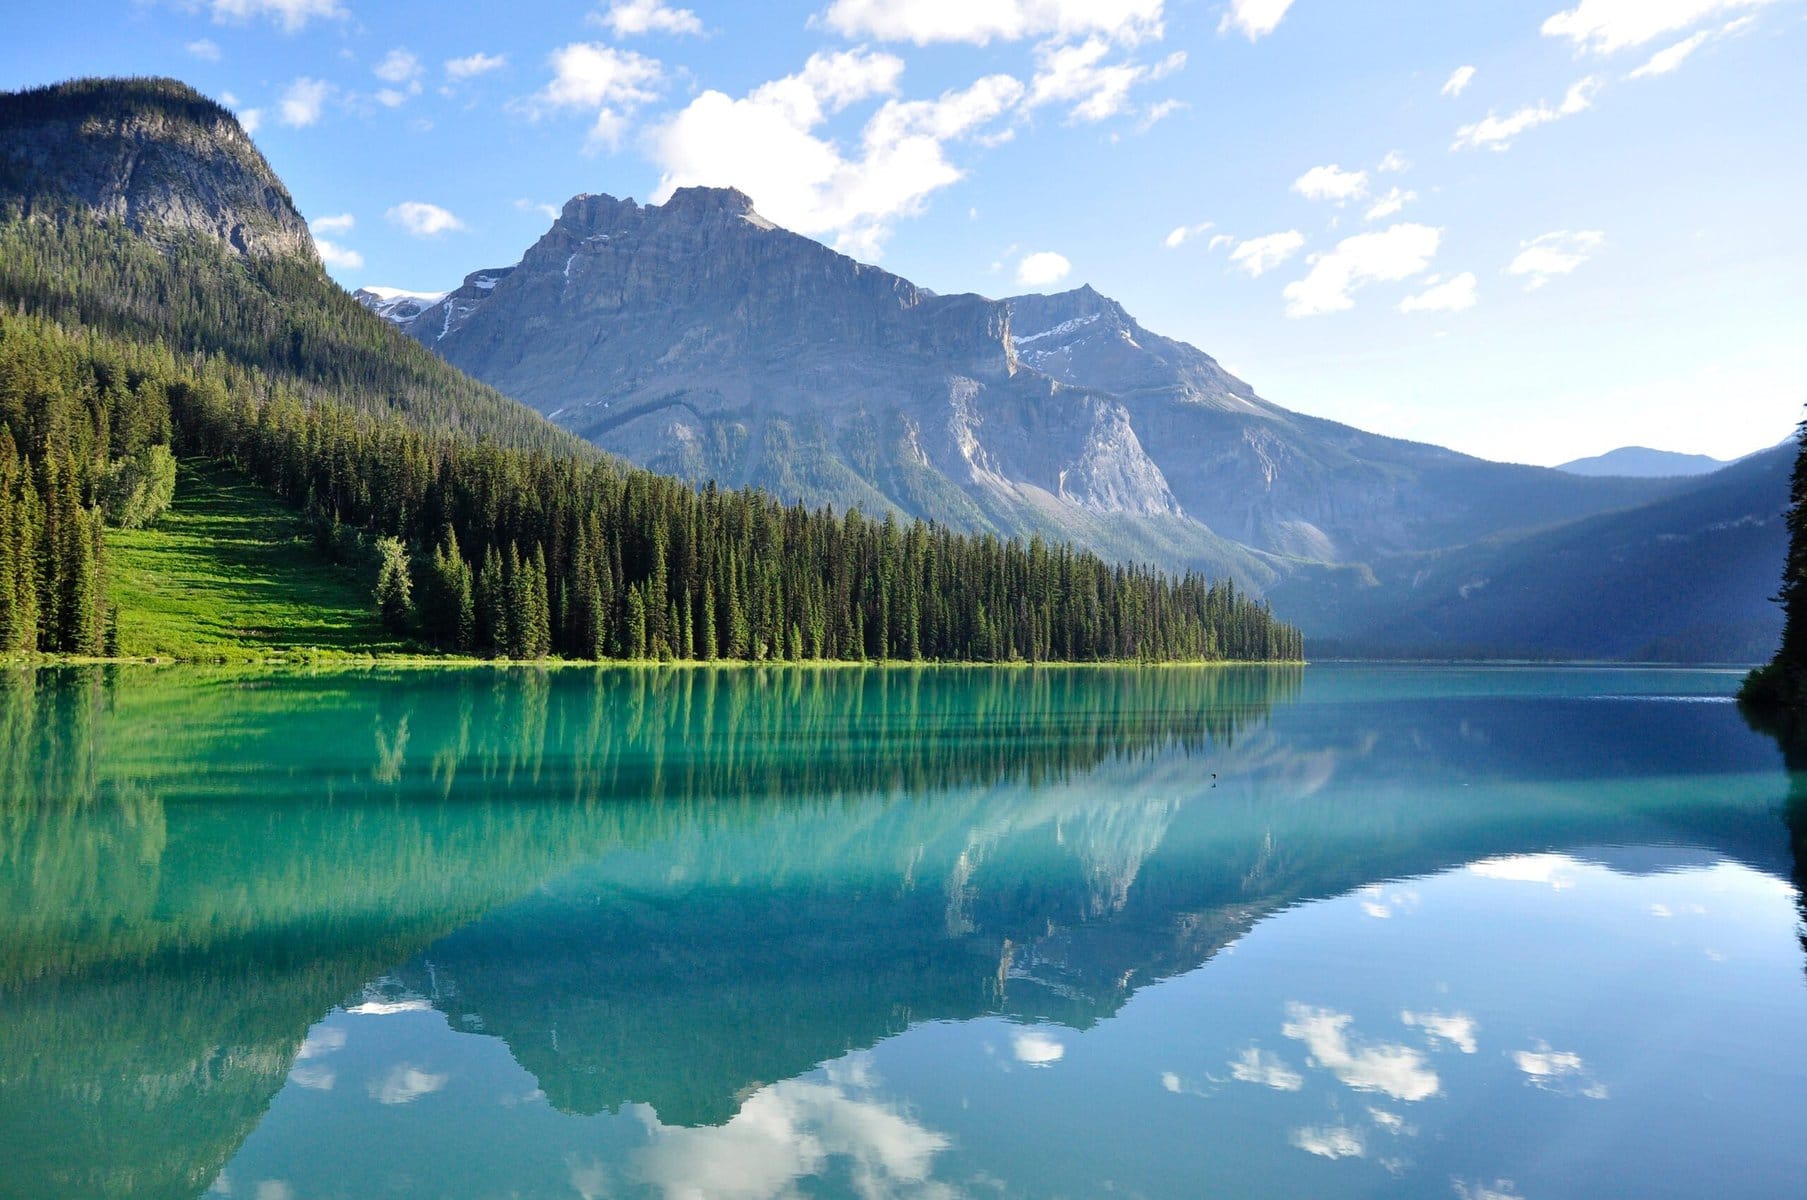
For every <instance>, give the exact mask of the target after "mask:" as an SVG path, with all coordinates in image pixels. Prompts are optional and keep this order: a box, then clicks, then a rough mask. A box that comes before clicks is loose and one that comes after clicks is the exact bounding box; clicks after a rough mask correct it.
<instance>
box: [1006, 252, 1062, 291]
mask: <svg viewBox="0 0 1807 1200" xmlns="http://www.w3.org/2000/svg"><path fill="white" fill-rule="evenodd" d="M1072 270H1073V264H1072V263H1070V262H1068V261H1067V260H1066V257H1065V256H1064V255H1060V254H1056V253H1054V251H1052V250H1038V251H1036V252H1035V253H1034V254H1025V255H1023V257H1022V259H1021V261H1019V262H1018V263H1017V264H1016V281H1017V282H1018V283H1019V284H1021V285H1022V286H1024V287H1032V288H1038V287H1048V286H1050V285H1051V284H1056V283H1059V282H1060V281H1061V280H1063V279H1065V278H1066V277H1067V276H1068V275H1069V274H1071V273H1072Z"/></svg>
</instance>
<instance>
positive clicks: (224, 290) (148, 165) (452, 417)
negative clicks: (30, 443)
mask: <svg viewBox="0 0 1807 1200" xmlns="http://www.w3.org/2000/svg"><path fill="white" fill-rule="evenodd" d="M0 296H4V297H5V299H6V302H7V304H8V305H9V306H12V307H16V308H19V309H23V311H25V312H27V313H31V314H33V315H36V316H40V317H43V318H46V319H49V320H52V321H56V322H59V323H61V324H63V325H65V326H70V327H73V326H80V327H82V328H84V329H87V330H90V331H92V332H95V333H98V334H102V335H107V336H111V337H117V338H121V339H123V340H125V341H126V342H130V343H133V344H137V345H144V344H150V343H157V344H161V345H162V346H165V347H167V348H169V349H170V350H172V351H174V352H177V353H180V354H201V355H205V356H210V357H211V358H212V359H213V361H214V364H215V365H216V366H218V367H219V368H221V369H227V370H240V371H250V372H253V373H255V374H256V375H257V376H259V377H260V378H261V379H262V380H263V381H264V386H280V387H283V388H285V389H288V390H291V391H293V392H295V393H296V394H298V395H299V396H300V397H301V398H303V399H307V400H326V399H331V400H334V401H339V402H344V403H348V404H351V405H353V406H355V407H357V408H360V409H363V410H365V411H367V412H371V413H382V414H385V415H394V416H398V417H399V419H401V420H403V421H406V422H407V423H408V424H410V425H412V426H414V427H416V428H420V429H425V430H433V431H443V432H457V433H461V434H467V435H471V436H476V437H484V438H488V439H491V440H494V441H497V442H499V443H501V444H504V445H511V446H518V447H522V448H535V449H547V450H551V449H557V450H560V451H562V452H564V453H569V454H578V455H589V454H592V453H593V452H592V451H590V450H589V448H588V447H587V446H585V445H584V444H583V443H582V442H581V441H579V440H577V439H575V438H572V437H571V436H570V435H568V434H565V433H562V432H560V431H559V430H557V429H556V428H554V427H553V426H551V425H550V424H548V423H547V422H546V421H544V420H542V419H541V418H540V417H539V416H538V415H537V414H535V413H533V412H531V411H530V410H528V409H526V408H525V407H523V406H522V405H521V404H519V403H517V402H515V401H513V400H510V399H508V398H506V397H504V396H502V395H500V394H498V393H497V392H496V391H495V390H494V389H493V388H489V387H486V386H484V385H482V384H480V383H477V382H476V381H474V380H472V379H471V378H469V377H468V376H466V375H464V374H463V373H461V372H459V371H456V370H453V369H451V368H449V367H448V366H447V365H446V363H445V361H444V360H443V359H441V358H439V357H438V356H436V355H432V354H428V353H424V352H422V350H421V349H420V347H419V346H418V345H416V344H415V343H414V342H412V341H410V340H409V339H407V338H404V337H400V336H397V334H396V331H395V330H394V329H393V327H391V326H390V325H389V324H388V323H386V322H384V321H381V320H379V319H377V318H375V317H374V316H372V315H371V314H369V313H367V312H366V311H365V310H364V308H363V307H362V306H361V305H359V304H358V303H357V302H356V301H354V300H353V299H352V298H351V297H350V296H348V295H346V294H345V292H344V290H343V289H341V288H340V287H339V286H338V285H337V284H335V283H334V282H333V281H332V280H331V279H330V278H328V277H327V275H326V272H325V270H324V269H323V268H322V267H321V265H320V257H319V255H318V253H317V252H316V251H315V248H314V242H313V238H312V236H311V235H310V234H309V233H308V227H307V222H306V220H305V219H303V217H302V216H301V214H300V213H299V212H298V211H297V210H296V208H295V206H294V203H293V201H292V200H291V199H290V196H289V193H288V189H287V188H285V187H284V186H283V184H282V181H281V180H280V179H279V178H277V176H276V173H275V171H274V170H272V169H271V167H270V164H269V163H268V162H267V161H265V159H264V157H263V155H262V154H261V153H259V151H258V149H257V147H256V146H255V145H254V144H253V143H252V141H251V139H250V138H249V137H248V136H247V135H246V134H245V131H244V129H243V128H242V127H241V126H240V125H239V123H238V120H237V118H235V117H234V116H233V115H232V114H231V112H229V111H228V110H226V109H225V108H223V107H221V106H220V105H218V104H216V103H214V102H213V101H212V100H209V99H208V98H206V97H205V96H203V95H201V94H200V93H199V92H197V91H195V90H194V89H193V88H191V87H189V86H188V85H186V84H184V83H181V82H179V81H177V80H173V79H81V80H75V81H72V82H69V83H63V84H57V85H55V86H52V87H43V88H35V89H32V90H29V91H22V92H8V93H0Z"/></svg>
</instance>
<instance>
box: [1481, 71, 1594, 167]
mask: <svg viewBox="0 0 1807 1200" xmlns="http://www.w3.org/2000/svg"><path fill="white" fill-rule="evenodd" d="M1599 90H1600V77H1599V76H1597V75H1589V76H1588V77H1587V78H1586V79H1582V80H1579V81H1577V82H1576V83H1575V84H1573V85H1572V86H1571V87H1570V88H1569V90H1568V93H1567V94H1566V95H1564V96H1563V98H1562V103H1561V104H1559V105H1556V106H1555V107H1551V106H1550V105H1549V104H1548V103H1546V102H1544V101H1541V100H1540V101H1538V102H1537V103H1536V104H1532V105H1527V106H1526V107H1524V108H1521V109H1519V110H1517V111H1516V112H1512V113H1508V114H1507V115H1505V116H1503V117H1501V116H1496V115H1495V114H1493V113H1488V114H1487V116H1486V117H1485V118H1483V119H1481V120H1479V121H1476V122H1475V123H1474V124H1472V125H1464V126H1462V127H1461V128H1460V129H1458V130H1456V140H1455V144H1454V145H1452V146H1451V147H1450V149H1452V150H1468V149H1481V148H1485V149H1488V150H1505V149H1507V148H1508V147H1510V146H1511V145H1512V143H1513V141H1514V140H1515V139H1516V138H1517V137H1518V136H1519V134H1521V133H1524V132H1525V131H1526V130H1528V129H1535V128H1537V126H1539V125H1548V124H1549V123H1550V122H1551V121H1560V120H1561V119H1562V118H1564V117H1572V116H1574V115H1575V114H1576V113H1581V112H1586V111H1587V110H1588V109H1590V108H1592V107H1593V104H1594V96H1595V95H1596V94H1597V93H1598V92H1599Z"/></svg>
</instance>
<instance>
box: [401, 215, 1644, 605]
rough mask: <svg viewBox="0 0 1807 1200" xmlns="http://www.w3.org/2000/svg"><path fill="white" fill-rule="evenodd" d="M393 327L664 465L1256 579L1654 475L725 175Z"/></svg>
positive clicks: (478, 276)
mask: <svg viewBox="0 0 1807 1200" xmlns="http://www.w3.org/2000/svg"><path fill="white" fill-rule="evenodd" d="M398 324H400V325H401V327H402V328H404V329H405V330H406V331H407V332H408V333H410V334H411V335H412V336H414V337H416V338H418V339H420V340H421V341H422V342H423V343H425V344H426V345H428V346H431V347H432V348H433V349H435V350H437V351H438V352H439V353H441V354H442V355H444V356H445V357H446V359H447V360H448V361H450V362H452V363H453V364H455V365H457V366H459V367H461V368H463V369H464V370H466V371H468V372H470V373H471V374H473V375H475V376H477V377H478V378H480V379H483V380H485V381H486V382H488V383H491V384H493V385H494V386H496V387H497V388H499V389H500V390H502V391H504V392H506V393H508V394H509V395H512V396H515V397H517V398H518V399H521V400H523V401H525V402H526V403H528V404H530V405H532V406H533V407H534V408H536V409H538V410H539V411H541V412H543V413H545V414H547V415H548V416H549V417H551V418H552V419H553V420H555V421H557V422H558V423H559V424H560V425H562V426H563V427H565V428H567V429H570V430H571V431H572V432H574V433H577V434H579V435H581V436H583V437H585V438H588V439H589V440H591V441H593V442H595V443H596V444H598V445H600V446H602V447H604V448H606V449H608V450H611V451H614V452H616V453H618V454H621V455H623V456H625V457H627V458H629V459H631V460H633V461H635V462H638V463H641V464H642V465H645V466H648V467H651V468H653V469H654V470H658V471H662V472H666V473H670V474H675V475H678V476H680V477H682V478H686V479H689V480H692V481H695V482H699V483H700V482H703V481H705V480H709V479H714V480H718V481H720V482H721V483H723V484H724V485H727V486H735V487H738V486H742V485H746V484H753V485H758V486H762V487H765V488H767V489H769V490H771V491H773V492H774V493H776V494H777V495H779V496H781V497H782V498H784V499H786V500H800V501H803V502H805V503H811V504H816V503H830V504H834V505H837V506H840V507H846V506H850V505H857V506H859V507H861V508H863V509H866V510H867V511H875V512H884V511H897V512H900V513H903V514H907V515H911V516H919V517H924V518H928V519H932V520H937V521H941V522H944V523H947V524H950V525H953V526H956V527H960V528H969V529H983V530H993V531H996V532H999V533H1002V534H1012V535H1021V536H1027V535H1028V534H1031V533H1046V534H1055V535H1059V536H1064V537H1070V538H1073V539H1075V540H1078V541H1080V542H1082V543H1084V544H1086V545H1088V546H1090V547H1092V548H1094V549H1097V550H1100V551H1102V552H1105V553H1107V554H1110V555H1113V556H1116V557H1122V558H1134V557H1151V558H1154V559H1156V560H1158V561H1161V562H1164V563H1166V564H1168V565H1170V566H1194V567H1203V568H1205V569H1207V570H1212V571H1220V572H1221V571H1228V572H1231V573H1233V574H1235V575H1236V576H1237V577H1238V578H1239V579H1241V581H1242V582H1243V583H1244V584H1245V585H1249V586H1255V587H1265V586H1269V585H1271V584H1273V583H1275V582H1277V581H1278V580H1279V579H1280V578H1282V577H1284V576H1286V575H1288V574H1292V573H1296V572H1297V571H1299V570H1301V569H1309V567H1310V565H1311V564H1350V563H1362V562H1367V561H1370V560H1372V559H1374V558H1376V557H1378V556H1382V555H1388V554H1400V553H1412V552H1418V551H1423V550H1427V549H1432V548H1436V547H1441V546H1447V545H1452V544H1460V543H1463V542H1467V541H1472V540H1474V539H1476V538H1479V537H1484V536H1487V535H1489V534H1493V533H1497V532H1500V531H1502V530H1506V529H1512V528H1523V527H1534V526H1538V525H1543V524H1548V523H1551V522H1553V521H1558V520H1562V519H1566V518H1571V517H1574V516H1577V515H1585V514H1588V513H1593V512H1599V511H1604V510H1608V509H1613V508H1620V507H1624V506H1626V505H1630V504H1635V503H1637V502H1639V501H1641V500H1644V499H1648V498H1651V497H1653V496H1656V495H1659V494H1661V492H1662V491H1663V490H1664V488H1665V486H1666V485H1664V484H1658V483H1651V482H1649V481H1632V480H1606V481H1600V480H1587V481H1584V480H1579V479H1577V478H1575V477H1573V476H1569V475H1564V474H1562V473H1559V472H1554V471H1549V470H1545V469H1542V468H1536V467H1517V466H1507V465H1502V464H1498V463H1489V462H1485V461H1482V460H1479V459H1474V458H1469V457H1467V456H1465V455H1460V454H1456V453H1453V452H1451V451H1448V450H1442V449H1438V448H1436V447H1432V446H1424V445H1417V444H1414V443H1410V442H1402V441H1397V440H1394V439H1390V438H1383V437H1377V436H1375V435H1372V434H1367V433H1363V432H1361V431H1359V430H1356V429H1352V428H1350V427H1348V426H1344V425H1338V424H1336V423H1335V422H1330V421H1322V420H1318V419H1316V418H1311V417H1306V416H1302V415H1300V414H1296V413H1291V412H1288V411H1287V410H1285V409H1282V408H1280V407H1279V406H1277V405H1274V404H1271V403H1269V402H1267V401H1265V400H1263V399H1262V398H1261V397H1260V396H1258V395H1257V394H1256V393H1255V392H1254V390H1253V389H1252V388H1250V387H1249V386H1248V385H1247V384H1246V383H1244V382H1242V381H1241V380H1239V379H1237V378H1235V377H1234V376H1232V375H1230V374H1229V373H1227V372H1226V371H1224V370H1223V369H1222V368H1221V367H1220V366H1219V365H1218V364H1217V363H1216V362H1215V361H1213V360H1212V359H1211V358H1210V357H1209V356H1208V355H1206V354H1204V353H1202V352H1200V351H1198V350H1196V349H1194V348H1193V347H1191V346H1188V345H1186V344H1184V343H1182V342H1177V341H1173V340H1171V339H1168V338H1163V337H1161V336H1159V335H1157V334H1154V333H1151V332H1150V331H1148V330H1146V329H1144V328H1142V327H1141V326H1140V325H1139V324H1137V323H1136V322H1135V320H1134V319H1133V318H1132V317H1130V316H1129V314H1128V313H1127V312H1125V311H1124V309H1123V308H1122V306H1121V305H1119V304H1117V303H1116V302H1115V301H1113V300H1110V299H1108V298H1107V297H1104V296H1101V295H1099V294H1098V293H1097V292H1095V291H1093V290H1092V289H1091V288H1089V287H1088V288H1081V289H1078V290H1076V291H1072V292H1068V293H1064V294H1062V295H1056V296H1022V297H1016V298H1014V299H1008V300H1001V301H1000V300H991V299H987V298H985V297H982V296H974V295H960V296H942V295H937V294H935V293H933V292H930V291H928V290H927V289H924V288H920V287H918V286H916V285H915V284H912V283H911V282H909V281H908V280H905V279H902V278H900V277H898V276H896V275H892V274H890V273H889V272H886V271H883V270H880V269H878V268H876V267H872V266H868V265H865V264H861V263H858V262H855V261H854V260H852V259H850V258H847V257H845V256H843V255H840V254H837V253H835V252H834V251H832V250H830V249H828V248H827V247H825V246H822V245H820V244H819V243H817V242H814V241H811V240H810V239H808V238H804V237H801V236H799V235H797V234H794V233H790V232H788V231H786V230H783V229H780V228H778V227H777V226H775V225H773V224H772V223H771V222H770V221H767V220H765V219H764V218H763V217H761V216H760V215H759V214H758V212H757V211H755V210H754V208H753V205H752V202H751V201H750V200H749V199H748V198H747V197H746V196H745V195H743V194H742V193H740V192H737V191H733V190H731V189H712V188H686V189H681V190H679V191H678V192H676V193H675V194H674V195H673V196H672V197H671V199H670V200H668V201H667V202H666V203H665V204H662V205H645V206H643V205H639V204H636V203H635V202H633V201H632V200H616V199H614V198H613V197H609V196H579V197H576V198H575V199H573V200H572V201H570V202H569V203H568V204H567V205H566V206H565V208H564V210H563V212H562V213H561V214H560V215H559V217H558V218H557V220H555V221H554V222H553V225H552V227H551V229H549V230H548V231H547V232H546V234H545V235H544V236H543V237H541V238H540V240H539V241H538V242H537V243H536V244H535V245H533V246H532V247H531V248H529V250H528V251H527V253H526V254H525V255H524V256H523V258H522V260H521V262H520V264H519V265H518V266H517V267H515V268H514V269H513V270H512V271H508V272H505V271H502V270H499V269H497V270H488V271H482V272H477V273H475V274H473V275H471V276H469V277H467V279H466V282H465V285H464V286H463V287H461V288H460V289H459V290H458V291H456V292H453V293H451V294H450V295H449V296H447V297H446V299H445V300H443V301H442V302H440V303H439V304H438V305H435V306H432V307H429V308H427V309H425V310H424V311H422V312H420V313H418V314H417V315H415V316H413V317H412V318H410V319H407V320H404V321H399V322H398Z"/></svg>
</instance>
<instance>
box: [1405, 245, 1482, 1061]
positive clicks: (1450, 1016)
mask: <svg viewBox="0 0 1807 1200" xmlns="http://www.w3.org/2000/svg"><path fill="white" fill-rule="evenodd" d="M1469 278H1470V279H1472V278H1474V276H1472V275H1471V276H1469ZM1399 1019H1400V1021H1402V1022H1403V1023H1404V1024H1405V1025H1406V1027H1407V1028H1408V1029H1409V1028H1418V1029H1422V1030H1424V1035H1425V1037H1427V1038H1429V1039H1430V1042H1431V1045H1433V1046H1441V1045H1450V1046H1454V1047H1455V1048H1456V1049H1458V1050H1460V1051H1461V1052H1462V1053H1464V1054H1473V1053H1474V1052H1475V1051H1476V1050H1477V1049H1478V1048H1479V1046H1478V1044H1477V1043H1476V1041H1475V1036H1474V1035H1475V1031H1476V1030H1477V1029H1479V1028H1480V1026H1479V1025H1478V1024H1476V1023H1475V1019H1474V1018H1473V1017H1471V1016H1469V1015H1467V1014H1466V1013H1440V1012H1422V1013H1416V1012H1402V1013H1400V1014H1399Z"/></svg>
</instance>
